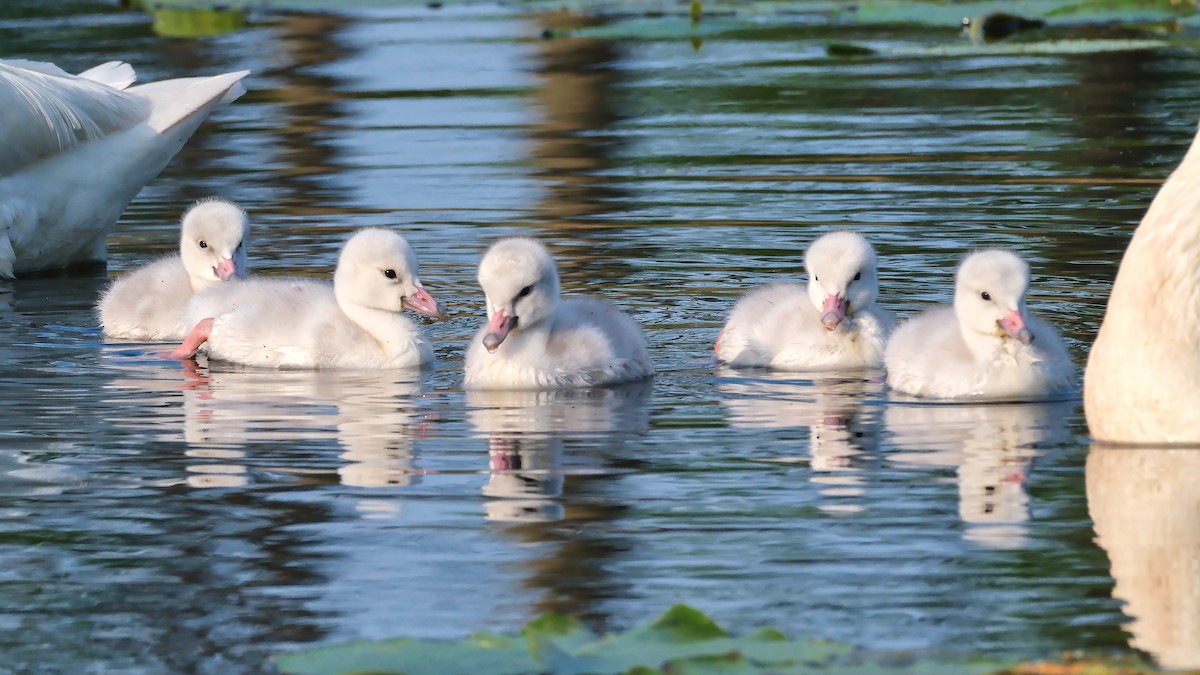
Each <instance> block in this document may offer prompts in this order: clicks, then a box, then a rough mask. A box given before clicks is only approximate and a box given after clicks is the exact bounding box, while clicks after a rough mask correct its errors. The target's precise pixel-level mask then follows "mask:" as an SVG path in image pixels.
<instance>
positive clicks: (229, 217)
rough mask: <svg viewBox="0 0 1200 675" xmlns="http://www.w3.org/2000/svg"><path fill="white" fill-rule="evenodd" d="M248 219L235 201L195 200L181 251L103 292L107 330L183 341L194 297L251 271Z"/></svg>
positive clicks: (99, 307)
mask: <svg viewBox="0 0 1200 675" xmlns="http://www.w3.org/2000/svg"><path fill="white" fill-rule="evenodd" d="M249 232H250V223H249V222H248V221H247V220H246V214H245V212H243V211H242V210H241V209H240V208H238V207H237V205H235V204H233V203H231V202H227V201H225V200H222V199H206V200H203V201H200V202H197V203H196V204H195V205H193V206H192V207H191V208H190V209H188V210H187V211H186V212H185V213H184V214H183V220H182V222H181V226H180V230H179V253H178V254H177V255H169V256H166V257H165V258H161V259H159V260H156V261H154V262H152V263H149V264H147V265H144V266H142V267H139V268H138V269H136V270H134V271H132V272H130V273H128V274H126V275H125V276H123V277H121V278H120V279H117V280H116V281H114V282H113V283H112V285H111V286H109V287H108V290H107V291H105V292H104V294H103V295H101V296H100V302H99V303H97V310H98V313H99V315H100V325H101V326H102V327H103V329H104V334H105V335H107V336H109V337H118V338H126V339H130V340H181V339H183V337H184V336H185V335H187V332H188V329H189V328H190V326H188V325H186V324H185V323H184V321H183V312H184V310H185V309H187V306H188V301H190V300H191V299H192V295H193V294H195V293H198V292H200V291H202V290H204V289H206V288H208V287H209V286H212V285H214V284H219V283H221V282H222V281H229V280H231V279H244V278H245V277H246V275H247V273H248V271H249V270H248V267H249V265H248V263H247V260H246V237H247V235H248V234H249Z"/></svg>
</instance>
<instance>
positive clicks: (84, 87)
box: [0, 60, 249, 278]
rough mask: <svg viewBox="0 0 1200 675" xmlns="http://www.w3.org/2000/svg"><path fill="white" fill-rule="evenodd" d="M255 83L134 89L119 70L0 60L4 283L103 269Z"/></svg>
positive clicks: (128, 73) (180, 82) (235, 78)
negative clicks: (142, 195)
mask: <svg viewBox="0 0 1200 675" xmlns="http://www.w3.org/2000/svg"><path fill="white" fill-rule="evenodd" d="M248 74H249V71H246V70H241V71H237V72H233V73H225V74H223V75H215V76H212V77H185V78H177V79H172V80H162V81H159V82H151V83H149V84H142V85H136V86H131V85H132V84H133V82H134V80H135V79H136V74H135V73H134V72H133V68H132V67H130V66H129V65H128V64H125V63H120V62H115V61H114V62H109V63H105V64H103V65H100V66H97V67H95V68H92V69H91V70H88V71H86V72H83V73H81V74H79V75H71V74H69V73H67V72H65V71H63V70H62V69H61V68H58V67H57V66H55V65H54V64H51V63H40V62H33V61H20V60H0V120H3V124H0V277H3V278H10V277H14V276H19V275H21V274H26V273H31V272H38V271H42V270H52V269H59V268H65V267H70V266H72V265H78V264H85V263H94V262H103V261H104V260H105V259H106V257H107V250H106V237H107V235H108V233H109V231H110V230H112V228H113V225H115V224H116V222H117V219H118V218H119V217H120V216H121V213H122V212H123V211H124V210H125V207H126V206H127V205H128V204H129V202H130V201H131V200H133V198H134V196H135V195H137V193H138V192H139V191H140V190H141V189H142V187H143V186H145V185H146V184H147V183H149V182H150V181H151V180H152V179H153V178H154V177H155V176H157V175H158V173H159V172H160V171H162V170H163V167H165V166H166V165H167V163H168V162H170V161H171V158H172V157H174V156H175V153H177V152H179V150H180V149H181V148H182V147H183V146H184V144H185V143H186V142H187V140H188V138H190V137H191V135H192V133H193V132H195V131H196V129H197V127H199V126H200V124H201V123H202V122H203V121H204V120H205V119H207V118H208V116H209V115H210V114H211V113H212V112H213V111H214V110H216V109H217V108H218V107H220V106H222V105H225V104H227V103H229V102H231V101H233V100H235V99H237V98H238V97H239V96H241V95H242V94H243V93H244V92H245V88H244V87H243V86H242V84H241V80H242V79H243V78H245V77H246V75H248Z"/></svg>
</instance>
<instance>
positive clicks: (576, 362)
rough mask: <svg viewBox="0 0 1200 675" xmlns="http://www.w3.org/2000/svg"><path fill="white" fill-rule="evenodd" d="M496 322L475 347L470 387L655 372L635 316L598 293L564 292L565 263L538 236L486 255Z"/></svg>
mask: <svg viewBox="0 0 1200 675" xmlns="http://www.w3.org/2000/svg"><path fill="white" fill-rule="evenodd" d="M479 285H480V286H482V287H483V292H484V295H485V296H486V299H487V313H488V323H487V325H485V326H483V327H482V328H481V329H480V330H479V333H478V335H477V336H476V339H475V340H473V341H472V342H471V345H470V346H469V347H468V348H467V356H466V377H465V381H464V386H465V387H466V388H468V389H563V388H571V387H591V386H600V385H608V384H616V383H618V382H631V381H634V380H640V379H643V378H646V377H650V376H651V375H653V374H654V365H653V364H652V363H651V362H650V354H649V351H648V350H647V348H646V339H645V337H644V336H643V335H642V331H641V328H639V327H638V325H637V324H636V323H634V321H633V319H631V318H629V317H628V316H626V315H625V314H623V313H621V312H620V311H618V310H617V309H615V308H613V307H612V306H611V305H609V304H608V303H606V302H603V301H601V300H597V299H594V298H566V299H560V297H559V295H560V289H559V282H558V270H557V269H556V267H555V264H554V259H553V258H552V257H551V256H550V253H549V252H548V251H547V250H546V249H545V247H543V246H542V245H541V244H539V243H538V242H536V241H534V240H532V239H525V238H513V239H503V240H501V241H499V242H497V243H496V244H494V245H493V246H492V247H491V249H489V250H488V252H487V254H485V255H484V256H483V260H482V261H481V262H480V263H479Z"/></svg>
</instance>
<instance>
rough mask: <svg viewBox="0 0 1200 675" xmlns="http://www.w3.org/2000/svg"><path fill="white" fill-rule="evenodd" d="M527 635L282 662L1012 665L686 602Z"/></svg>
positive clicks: (559, 672) (374, 665)
mask: <svg viewBox="0 0 1200 675" xmlns="http://www.w3.org/2000/svg"><path fill="white" fill-rule="evenodd" d="M522 636H523V637H524V638H525V640H524V644H523V643H522V641H521V640H520V639H518V638H506V637H504V636H498V635H492V634H486V633H483V634H477V635H475V636H472V637H471V638H469V639H467V640H464V641H462V642H457V643H447V642H432V641H420V640H409V639H396V640H386V641H382V642H356V643H353V644H349V645H342V646H332V647H318V648H315V649H310V650H307V651H302V652H297V653H295V654H288V655H284V656H278V657H275V658H274V659H272V662H273V664H274V665H275V667H276V668H277V669H278V670H279V671H281V672H283V673H304V674H306V675H335V674H348V673H406V674H407V675H422V674H424V673H466V674H468V675H478V674H479V673H489V674H490V673H499V674H501V675H505V674H516V673H553V674H554V675H583V674H585V673H588V674H595V675H605V674H609V673H612V674H617V673H629V674H636V673H662V672H670V673H692V674H696V675H735V674H736V675H761V674H765V673H779V674H781V675H788V674H792V675H813V674H818V673H832V672H838V673H856V672H859V673H879V674H883V675H887V674H896V673H933V674H935V675H936V674H938V673H947V675H949V674H950V673H955V674H967V675H970V674H972V673H980V674H982V673H988V672H995V671H997V670H999V669H1002V668H1005V667H1007V666H1011V665H1012V664H1006V663H998V662H993V661H988V662H965V661H953V662H944V663H942V662H929V661H924V660H916V659H899V658H896V657H894V656H890V655H883V656H870V655H866V654H865V653H864V652H861V651H859V650H855V649H853V648H851V647H848V646H846V645H840V644H836V643H831V642H826V641H823V640H815V639H807V638H802V639H797V640H792V639H788V638H787V637H786V636H785V635H783V634H782V633H780V632H779V631H777V630H775V629H773V628H764V629H760V630H758V631H755V632H753V633H750V634H749V635H745V636H742V637H734V636H731V635H729V634H728V633H726V632H725V631H724V630H723V629H722V628H721V627H720V626H718V625H717V624H716V623H715V622H713V620H712V619H710V618H709V617H708V616H706V615H705V614H704V613H703V612H700V611H699V610H696V609H693V608H691V607H688V606H686V605H676V606H674V607H672V608H670V609H669V610H667V611H666V612H665V613H663V614H662V616H659V617H658V618H657V619H655V620H654V621H653V622H651V623H650V624H648V625H646V626H643V627H640V628H635V629H632V630H630V631H627V632H625V633H620V634H617V635H611V636H604V637H600V636H597V635H595V634H594V633H592V631H590V630H588V628H587V627H586V626H584V625H583V624H582V623H581V622H580V621H578V620H577V619H573V618H570V617H563V616H557V615H549V616H544V617H541V618H539V619H536V620H534V621H532V622H530V623H529V624H528V625H526V626H525V629H524V630H523V631H522Z"/></svg>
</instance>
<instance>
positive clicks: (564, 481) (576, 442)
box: [466, 382, 652, 629]
mask: <svg viewBox="0 0 1200 675" xmlns="http://www.w3.org/2000/svg"><path fill="white" fill-rule="evenodd" d="M651 390H652V383H650V382H635V383H631V384H625V385H621V386H617V387H609V388H602V389H591V390H561V391H469V392H466V405H467V412H468V417H469V420H470V422H471V426H472V427H473V428H474V429H475V430H476V431H477V432H479V433H481V434H483V435H484V436H485V437H486V438H487V441H488V461H489V468H490V470H491V471H490V473H489V476H488V483H487V485H486V486H485V487H484V488H483V494H484V496H485V497H487V498H488V500H487V501H486V502H485V504H484V509H485V511H486V514H487V518H488V519H489V520H494V521H502V522H504V525H502V526H501V527H502V528H503V529H502V530H501V532H502V533H503V534H504V535H505V536H506V537H511V538H514V539H516V540H517V541H518V542H519V543H520V546H521V547H522V548H527V547H530V546H540V547H541V550H540V551H539V553H538V554H537V555H534V556H532V557H531V558H530V559H529V560H528V561H526V562H523V563H521V568H522V569H523V570H524V571H525V574H526V576H525V578H524V580H523V581H522V585H523V586H525V587H527V588H534V589H538V590H539V591H540V597H539V598H538V599H537V600H536V601H535V602H534V603H533V608H534V609H535V610H536V612H537V613H542V612H554V613H566V614H571V615H574V616H578V617H580V618H582V619H584V620H586V621H588V622H589V623H591V624H592V625H595V626H599V627H600V628H601V629H603V626H604V624H605V623H606V621H607V620H608V616H607V615H606V614H605V609H604V607H603V601H604V600H608V599H610V598H614V597H618V596H621V595H623V594H624V593H625V591H624V587H625V586H626V581H625V580H624V579H622V578H619V577H614V576H613V574H612V570H613V568H614V566H615V559H616V558H617V557H618V556H621V555H623V554H624V553H625V552H626V551H627V550H628V548H629V544H628V543H627V542H625V541H624V540H623V538H622V537H621V536H619V535H617V534H616V533H614V532H613V531H612V524H613V523H614V522H616V521H619V520H620V517H621V515H622V513H623V511H624V506H622V505H619V504H614V503H613V502H614V501H618V500H621V499H624V498H625V497H626V494H625V491H623V490H622V491H620V492H619V493H618V494H616V495H614V494H612V491H613V488H612V486H613V484H614V481H613V476H612V475H611V474H613V473H615V471H614V469H618V468H624V467H625V466H628V465H629V464H630V462H629V461H628V460H625V459H623V457H622V454H623V450H622V446H623V444H624V443H625V441H626V440H629V439H631V438H633V437H635V436H639V435H641V434H643V433H645V432H646V431H647V430H648V429H649V426H650V396H651Z"/></svg>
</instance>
